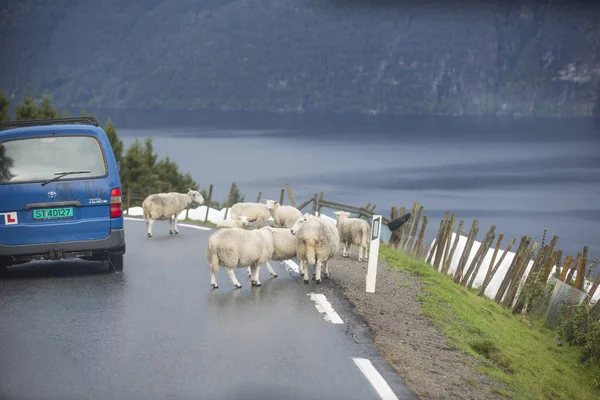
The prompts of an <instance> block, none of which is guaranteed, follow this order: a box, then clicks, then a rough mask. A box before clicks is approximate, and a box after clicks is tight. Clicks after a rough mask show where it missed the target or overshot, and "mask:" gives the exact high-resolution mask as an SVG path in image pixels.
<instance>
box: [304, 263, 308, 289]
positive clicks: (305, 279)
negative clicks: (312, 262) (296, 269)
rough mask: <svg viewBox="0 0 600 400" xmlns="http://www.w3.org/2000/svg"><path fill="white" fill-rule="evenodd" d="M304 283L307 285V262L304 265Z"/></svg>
mask: <svg viewBox="0 0 600 400" xmlns="http://www.w3.org/2000/svg"><path fill="white" fill-rule="evenodd" d="M304 283H306V284H307V285H308V261H307V262H306V264H304Z"/></svg>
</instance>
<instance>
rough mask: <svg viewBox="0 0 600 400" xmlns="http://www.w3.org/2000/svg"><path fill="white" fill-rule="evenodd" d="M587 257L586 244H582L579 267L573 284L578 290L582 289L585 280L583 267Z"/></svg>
mask: <svg viewBox="0 0 600 400" xmlns="http://www.w3.org/2000/svg"><path fill="white" fill-rule="evenodd" d="M587 258H588V247H587V246H583V256H582V257H581V261H579V265H578V267H579V269H578V270H577V277H576V278H575V283H574V284H573V286H574V287H575V288H576V289H579V290H583V283H584V282H585V279H584V277H585V268H586V265H585V264H587Z"/></svg>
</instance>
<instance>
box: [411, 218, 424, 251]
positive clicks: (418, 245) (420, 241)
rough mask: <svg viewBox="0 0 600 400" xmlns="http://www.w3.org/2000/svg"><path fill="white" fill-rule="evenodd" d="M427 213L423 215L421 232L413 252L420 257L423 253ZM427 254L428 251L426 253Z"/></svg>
mask: <svg viewBox="0 0 600 400" xmlns="http://www.w3.org/2000/svg"><path fill="white" fill-rule="evenodd" d="M427 221H428V219H427V215H424V216H423V223H422V224H421V231H420V232H419V237H418V238H417V243H415V247H414V248H413V254H416V256H417V257H420V254H422V253H423V251H424V250H423V237H424V236H425V229H426V228H427ZM425 254H427V253H425Z"/></svg>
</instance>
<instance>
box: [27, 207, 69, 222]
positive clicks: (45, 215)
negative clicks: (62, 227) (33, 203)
mask: <svg viewBox="0 0 600 400" xmlns="http://www.w3.org/2000/svg"><path fill="white" fill-rule="evenodd" d="M61 218H73V207H65V208H41V209H37V210H33V219H34V220H36V221H37V220H40V219H61Z"/></svg>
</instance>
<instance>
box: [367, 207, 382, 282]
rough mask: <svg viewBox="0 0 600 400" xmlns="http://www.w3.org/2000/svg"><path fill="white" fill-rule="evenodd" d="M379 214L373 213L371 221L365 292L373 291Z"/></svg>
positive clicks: (379, 233) (380, 219)
mask: <svg viewBox="0 0 600 400" xmlns="http://www.w3.org/2000/svg"><path fill="white" fill-rule="evenodd" d="M381 222H382V217H381V215H373V222H371V246H369V261H368V262H367V292H369V293H375V280H376V278H377V264H378V262H379V237H380V236H381Z"/></svg>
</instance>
